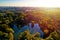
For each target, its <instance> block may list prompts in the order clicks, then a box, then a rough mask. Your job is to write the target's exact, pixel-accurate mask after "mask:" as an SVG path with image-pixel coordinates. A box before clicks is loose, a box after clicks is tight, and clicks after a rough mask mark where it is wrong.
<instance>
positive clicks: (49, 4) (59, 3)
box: [0, 0, 60, 7]
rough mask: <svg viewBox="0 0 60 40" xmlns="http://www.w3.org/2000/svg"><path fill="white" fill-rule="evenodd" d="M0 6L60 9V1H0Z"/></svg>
mask: <svg viewBox="0 0 60 40" xmlns="http://www.w3.org/2000/svg"><path fill="white" fill-rule="evenodd" d="M0 6H29V7H31V6H32V7H60V0H0Z"/></svg>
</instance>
